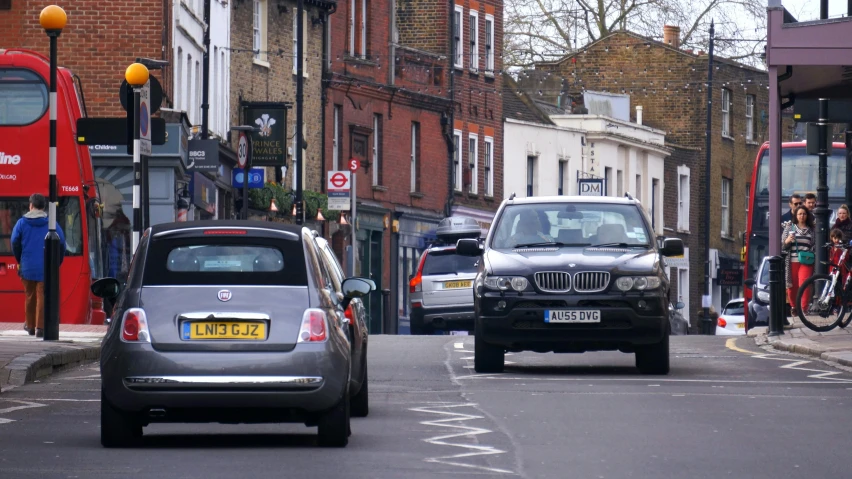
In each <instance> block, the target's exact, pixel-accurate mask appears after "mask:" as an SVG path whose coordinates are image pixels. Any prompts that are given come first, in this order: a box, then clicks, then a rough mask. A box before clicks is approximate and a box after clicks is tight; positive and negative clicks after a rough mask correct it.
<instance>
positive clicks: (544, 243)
mask: <svg viewBox="0 0 852 479" xmlns="http://www.w3.org/2000/svg"><path fill="white" fill-rule="evenodd" d="M537 246H554V247H556V248H562V247H564V246H589V243H562V242H559V241H540V242H538V243H521V244H518V245H515V246H512V248H516V249H517V248H534V247H537Z"/></svg>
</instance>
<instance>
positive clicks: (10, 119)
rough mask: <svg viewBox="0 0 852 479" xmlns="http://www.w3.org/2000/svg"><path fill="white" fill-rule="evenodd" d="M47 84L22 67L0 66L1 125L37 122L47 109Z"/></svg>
mask: <svg viewBox="0 0 852 479" xmlns="http://www.w3.org/2000/svg"><path fill="white" fill-rule="evenodd" d="M47 104H48V101H47V85H46V84H45V83H44V80H42V79H41V77H40V76H38V75H36V74H35V73H34V72H31V71H29V70H24V69H21V68H0V126H22V125H29V124H30V123H33V122H35V121H36V120H38V119H39V118H41V117H42V116H44V112H45V111H46V110H47Z"/></svg>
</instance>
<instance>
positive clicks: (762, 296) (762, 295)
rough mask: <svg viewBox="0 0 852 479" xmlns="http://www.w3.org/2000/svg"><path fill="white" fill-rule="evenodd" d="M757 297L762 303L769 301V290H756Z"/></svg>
mask: <svg viewBox="0 0 852 479" xmlns="http://www.w3.org/2000/svg"><path fill="white" fill-rule="evenodd" d="M757 299H759V300H761V301H763V302H764V303H768V302H769V291H758V292H757Z"/></svg>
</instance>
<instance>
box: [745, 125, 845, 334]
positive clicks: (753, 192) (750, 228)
mask: <svg viewBox="0 0 852 479" xmlns="http://www.w3.org/2000/svg"><path fill="white" fill-rule="evenodd" d="M791 148H807V143H806V142H804V141H799V142H784V143H781V157H782V161H783V159H784V151H785V150H789V149H791ZM832 149H833V150H835V152H837V151H844V152H845V151H846V145H845V144H844V143H840V142H834V143H832ZM768 151H769V142H765V143H763V145H761V146H760V150H758V152H757V157H756V158H755V160H754V168H753V169H752V173H751V186H750V188H749V197H748V215H746V216H747V218H748V223H747V226H746V235H745V245H744V246H743V258H744V259H745V265H744V268H743V280H747V279H749V278H750V277H751V272H750V270H749V266H750V264H751V254H757V253H756V252H753V251H751V243H752V238H753V234H754V233H755V230H754V228H755V225H754V221H755V215H756V214H759V212H758V208H757V204H758V190H757V188H758V187H759V184H758V183H759V181H758V173H759V171H760V160H761V158H763V155H764V153H767V158H768ZM834 155H836V153H834V154H833V155H832V156H834ZM814 158H816V157H814ZM815 161H816V160H815ZM816 169H817V167H816V166H814V168H813V171H812V174H814V173H816ZM782 174H783V173H782ZM844 181H845V178H844ZM812 192H813V193H816V187H814V188H813V189H812ZM799 193H800V194H801V193H804V191H801V192H799ZM845 194H846V193H845V191H844V192H843V194H842V195H841V196H843V197H845ZM835 196H836V195H833V191H831V190H830V191H829V203H830V207H831V203H836V202H837V201H836V200H837V199H836V198H835ZM840 201H841V202H842V199H841V200H840ZM788 202H789V195H784V194H782V195H781V203H782V204H781V209H780V211H781V214H782V215H783V214H784V213H786V212H787V211H788V210H789V205H788ZM835 206H836V205H835ZM778 228H779V230H780V228H781V225H780V223H779V224H778ZM766 254H767V255H768V254H769V253H768V252H767V253H766ZM759 263H760V261H759V260H758V261H757V264H759ZM751 296H752V289H751V288H749V287H745V286H744V287H743V297H744V298H745V304H746V307H745V313H744V314H745V317H746V328H748V303H749V302H750V301H751Z"/></svg>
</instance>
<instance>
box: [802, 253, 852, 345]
mask: <svg viewBox="0 0 852 479" xmlns="http://www.w3.org/2000/svg"><path fill="white" fill-rule="evenodd" d="M825 247H827V248H834V247H841V248H843V252H842V253H841V254H840V258H839V260H838V262H837V263H833V262H831V261H830V260H829V261H828V265H829V273H828V274H814V275H812V276H811V277H810V278H808V279H806V280H805V282H804V283H802V285H801V286H799V292H798V294H797V295H796V302H795V305H796V306H800V305H801V304H802V298H803V296H804V294H805V292H808V291H819V294H818V295H814V296H813V297H811V300H810V303H809V305H808V307H807V310H805V311H803V310H802V308H796V309H797V310H798V316H799V319H800V320H801V321H802V323H803V324H804V325H805V326H807V327H808V328H810V329H812V330H814V331H817V332H826V331H831V330H832V329H834V328H836V327H837V326H840V327H841V328H845V327H846V326H848V325H849V323H850V321H852V268H849V267H847V268H846V269H847V272H846V277H845V278H841V277H840V274H841V271H842V268H841V265H844V264H846V262H847V256H848V255H849V250H850V249H852V245H835V244H832V243H829V244H827V245H825ZM829 257H830V255H829ZM841 280H842V287H841V290H840V291H839V294H838V288H837V285H838V284H839V283H841Z"/></svg>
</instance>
